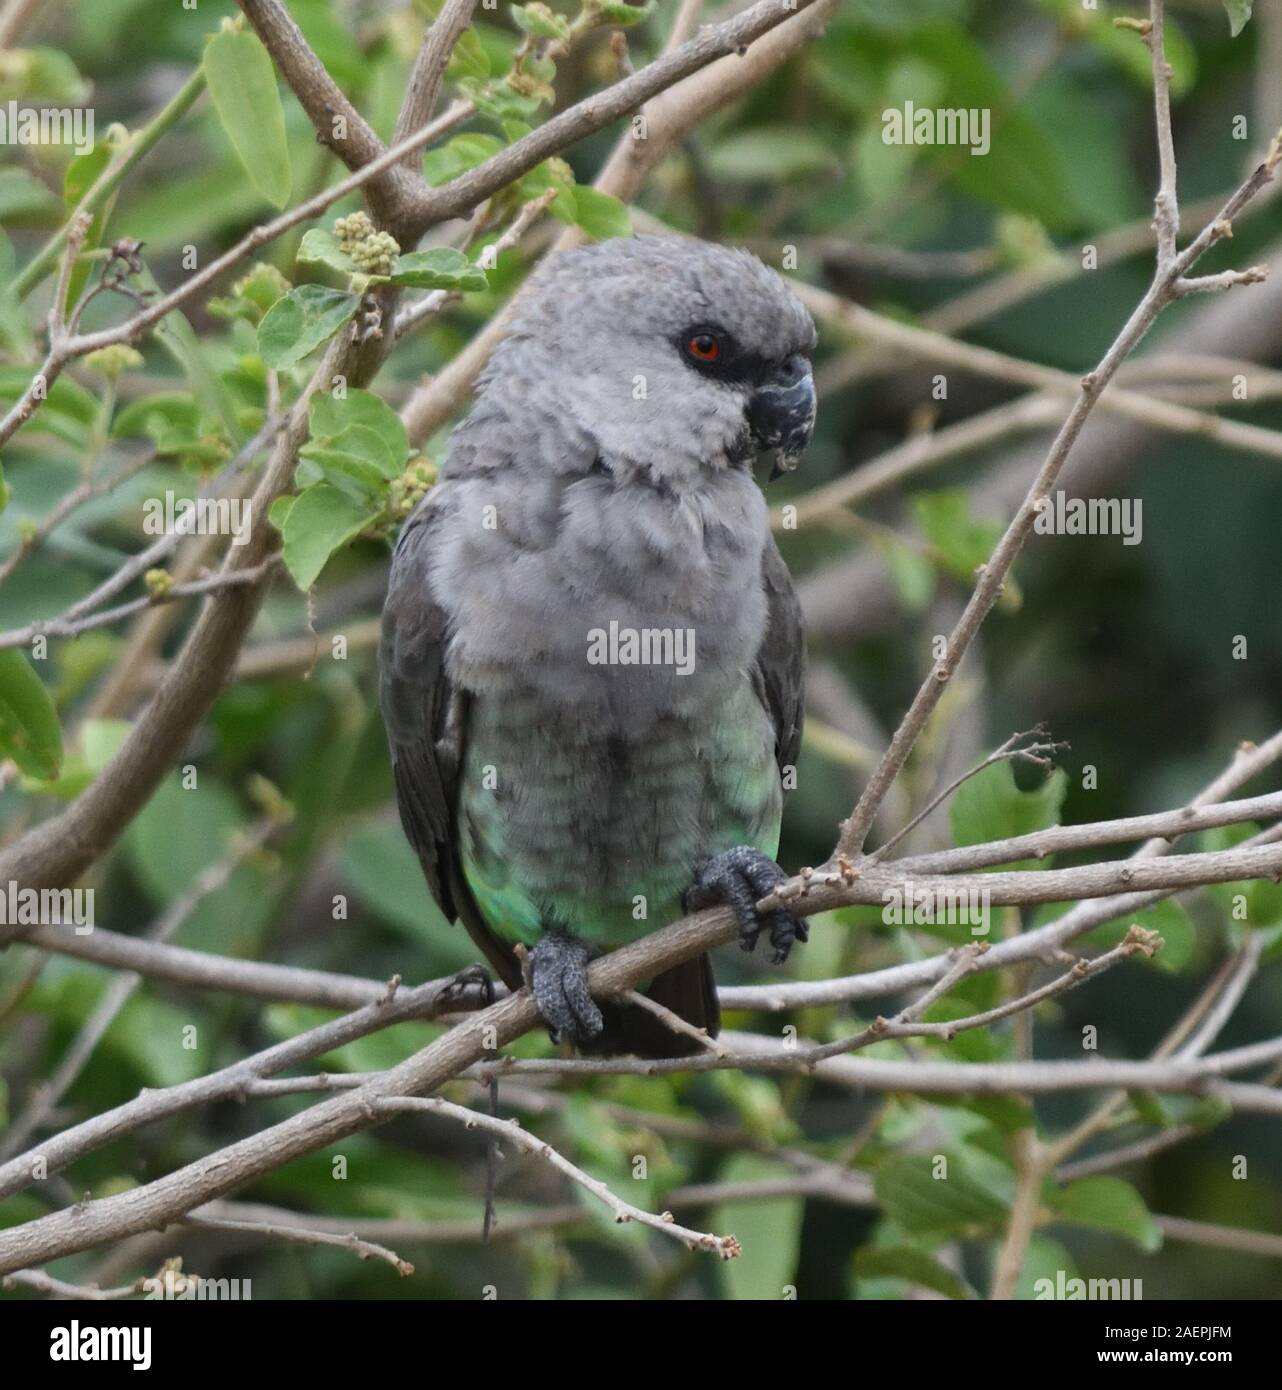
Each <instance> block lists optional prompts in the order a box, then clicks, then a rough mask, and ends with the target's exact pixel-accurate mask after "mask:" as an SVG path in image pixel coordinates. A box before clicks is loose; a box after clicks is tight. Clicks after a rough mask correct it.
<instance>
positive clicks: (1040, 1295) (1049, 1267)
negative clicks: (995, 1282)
mask: <svg viewBox="0 0 1282 1390" xmlns="http://www.w3.org/2000/svg"><path fill="white" fill-rule="evenodd" d="M1061 1274H1062V1275H1063V1278H1064V1280H1066V1281H1067V1280H1069V1279H1075V1278H1076V1277H1077V1265H1076V1263H1075V1262H1074V1260H1073V1257H1072V1255H1070V1254H1069V1253H1068V1251H1067V1250H1065V1249H1064V1247H1063V1246H1062V1245H1061V1244H1060V1243H1059V1241H1057V1240H1052V1239H1051V1238H1050V1237H1049V1236H1044V1235H1042V1234H1041V1233H1040V1232H1039V1233H1038V1234H1037V1235H1035V1236H1034V1237H1033V1238H1032V1240H1030V1241H1029V1242H1028V1253H1027V1254H1026V1255H1025V1256H1024V1266H1023V1268H1022V1269H1021V1270H1020V1272H1019V1283H1018V1284H1017V1285H1016V1286H1015V1297H1016V1298H1019V1299H1024V1300H1032V1299H1045V1298H1054V1297H1055V1295H1056V1292H1057V1290H1058V1288H1059V1285H1060V1276H1061Z"/></svg>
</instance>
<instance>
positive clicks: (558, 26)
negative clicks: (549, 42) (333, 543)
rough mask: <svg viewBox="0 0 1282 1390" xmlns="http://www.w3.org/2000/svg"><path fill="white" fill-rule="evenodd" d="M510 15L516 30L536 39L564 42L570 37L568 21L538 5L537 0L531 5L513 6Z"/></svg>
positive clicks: (546, 7)
mask: <svg viewBox="0 0 1282 1390" xmlns="http://www.w3.org/2000/svg"><path fill="white" fill-rule="evenodd" d="M511 13H512V18H513V20H515V21H516V26H517V28H518V29H520V30H521V31H522V32H524V33H526V34H531V35H532V36H533V37H534V38H536V39H561V40H565V39H568V38H569V37H570V21H569V20H568V19H566V18H565V16H564V15H559V14H557V13H556V11H555V10H552V9H549V8H548V6H547V5H544V4H540V3H538V0H536V3H534V4H532V5H513V6H512V11H511Z"/></svg>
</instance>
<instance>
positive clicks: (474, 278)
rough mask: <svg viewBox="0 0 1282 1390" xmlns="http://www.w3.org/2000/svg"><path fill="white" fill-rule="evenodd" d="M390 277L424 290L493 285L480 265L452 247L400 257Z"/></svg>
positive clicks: (482, 287) (477, 287)
mask: <svg viewBox="0 0 1282 1390" xmlns="http://www.w3.org/2000/svg"><path fill="white" fill-rule="evenodd" d="M388 279H390V280H391V282H392V284H394V285H408V286H410V287H412V288H414V289H420V290H460V291H462V290H483V289H485V288H486V286H487V285H488V284H489V281H488V280H487V279H486V276H485V272H484V271H483V270H482V269H481V267H480V266H479V265H471V264H470V263H469V262H468V259H467V257H466V256H465V255H464V254H463V253H462V252H461V251H456V250H454V248H453V247H450V246H434V247H433V248H432V249H431V250H430V251H411V252H410V253H409V254H408V255H405V256H398V257H397V258H396V262H395V264H394V265H393V266H392V273H391V275H390V276H388Z"/></svg>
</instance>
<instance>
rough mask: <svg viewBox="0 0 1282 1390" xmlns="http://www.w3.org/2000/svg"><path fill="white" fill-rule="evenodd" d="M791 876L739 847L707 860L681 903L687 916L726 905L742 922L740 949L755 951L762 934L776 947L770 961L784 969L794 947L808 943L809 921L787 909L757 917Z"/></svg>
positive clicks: (697, 871)
mask: <svg viewBox="0 0 1282 1390" xmlns="http://www.w3.org/2000/svg"><path fill="white" fill-rule="evenodd" d="M787 877H788V875H787V874H785V873H784V871H783V870H782V869H781V868H780V867H779V865H778V864H776V863H775V861H774V860H773V859H769V858H767V857H766V855H764V854H762V853H761V851H760V850H757V849H752V848H751V847H749V846H748V845H738V846H736V847H735V848H734V849H728V850H725V851H724V852H723V853H721V854H716V855H713V857H712V858H711V859H705V860H704V861H703V863H702V864H700V865H699V866H698V868H697V869H695V871H694V882H693V883H692V884H691V885H690V887H689V888H687V889H686V891H685V893H684V895H683V897H682V899H681V902H682V906H683V907H684V908H685V910H686V911H687V912H698V911H700V910H701V909H703V908H705V907H719V906H721V905H723V904H724V905H725V906H726V907H730V908H733V909H734V914H735V916H736V917H737V918H738V919H739V945H740V946H742V947H743V949H744V950H745V951H751V950H753V949H754V947H755V946H756V944H757V938H758V937H759V936H760V935H761V933H762V932H763V931H766V932H768V933H769V935H770V944H771V946H773V947H774V951H773V953H772V954H771V960H772V961H773V962H774V964H775V965H782V964H783V963H784V961H786V960H787V959H788V952H789V951H791V950H792V946H793V942H795V941H805V940H806V939H807V936H808V928H807V926H806V922H805V919H804V918H801V917H794V916H793V914H792V913H791V912H787V911H785V910H784V909H783V908H774V909H773V910H772V911H770V912H758V911H757V901H758V899H760V898H764V897H766V896H767V895H768V894H770V893H773V892H774V890H775V889H776V888H778V886H779V885H780V884H781V883H783V882H784V881H785V879H787Z"/></svg>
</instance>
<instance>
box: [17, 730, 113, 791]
mask: <svg viewBox="0 0 1282 1390" xmlns="http://www.w3.org/2000/svg"><path fill="white" fill-rule="evenodd" d="M128 735H129V723H128V721H127V720H124V719H86V720H85V722H84V723H83V724H82V725H81V727H80V752H79V753H73V754H72V755H71V756H69V757H66V758H64V759H63V763H62V770H61V772H60V773H59V775H58V776H57V777H55V778H54V779H53V780H52V781H44V780H41V779H37V778H26V779H24V781H23V786H24V787H27V788H29V789H30V790H31V791H38V792H41V793H42V794H45V795H49V796H57V797H61V798H62V799H63V800H66V801H70V800H71V798H72V797H75V796H79V795H80V793H81V792H82V791H84V789H85V788H86V787H87V786H88V785H89V784H90V783H91V782H92V781H93V779H94V778H95V777H96V776H97V775H98V774H99V773H100V772H101V771H102V770H103V768H104V767H106V766H107V764H108V763H109V762H110V761H111V759H112V758H113V757H115V755H116V753H117V752H118V751H119V750H120V745H121V744H122V743H124V741H125V739H126V738H127V737H128Z"/></svg>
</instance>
